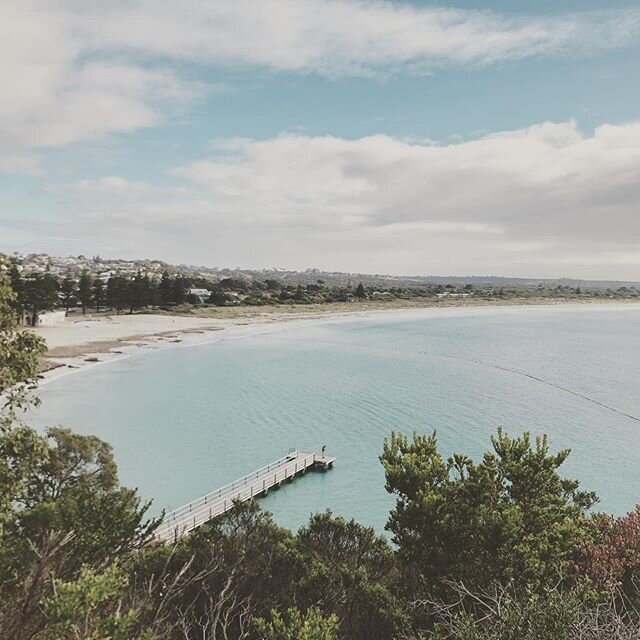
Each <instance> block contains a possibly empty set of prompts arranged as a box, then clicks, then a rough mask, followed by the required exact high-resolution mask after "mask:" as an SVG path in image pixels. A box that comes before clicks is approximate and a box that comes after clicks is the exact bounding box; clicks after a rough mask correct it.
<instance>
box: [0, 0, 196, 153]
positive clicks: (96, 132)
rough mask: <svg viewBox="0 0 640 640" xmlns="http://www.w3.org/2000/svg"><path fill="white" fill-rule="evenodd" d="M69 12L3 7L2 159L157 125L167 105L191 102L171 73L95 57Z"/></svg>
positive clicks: (112, 55)
mask: <svg viewBox="0 0 640 640" xmlns="http://www.w3.org/2000/svg"><path fill="white" fill-rule="evenodd" d="M64 8H66V7H61V6H58V3H56V2H51V3H42V2H41V3H38V2H35V3H31V2H12V1H11V0H9V1H8V2H3V3H2V5H1V6H0V77H2V80H3V85H4V91H3V97H2V100H0V156H2V157H4V158H10V157H14V156H16V155H17V156H20V154H21V153H22V150H23V149H28V148H33V147H50V146H57V145H64V144H68V143H73V142H78V141H83V140H91V139H95V138H99V137H101V136H104V135H106V134H110V133H118V132H129V131H133V130H136V129H139V128H141V127H149V126H153V125H156V124H158V123H159V122H160V120H161V118H162V114H163V112H164V109H163V108H162V107H161V103H163V102H164V103H168V104H175V103H176V102H177V101H179V100H181V99H182V98H184V97H189V91H190V88H189V86H188V85H187V84H186V83H183V82H181V81H180V80H179V78H177V77H176V76H175V75H174V74H173V73H172V72H171V71H169V70H167V69H163V68H160V67H157V68H149V67H147V66H144V65H142V64H139V63H136V62H135V61H132V60H127V59H126V58H124V57H123V58H122V59H119V58H118V56H117V55H116V54H117V52H116V51H115V50H108V49H105V51H104V52H97V51H92V50H91V48H90V39H89V37H88V35H87V34H83V33H82V32H81V31H78V30H76V28H75V27H74V21H73V18H72V16H70V14H68V13H65V11H64V10H63V9H64ZM3 162H6V160H4V161H3Z"/></svg>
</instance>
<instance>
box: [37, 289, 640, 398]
mask: <svg viewBox="0 0 640 640" xmlns="http://www.w3.org/2000/svg"><path fill="white" fill-rule="evenodd" d="M622 309H625V310H632V309H640V302H635V301H630V302H624V301H619V300H615V301H593V300H589V301H582V302H576V301H558V300H556V301H554V302H549V301H548V300H539V301H532V300H527V301H526V302H523V301H522V300H518V301H513V303H507V304H493V303H488V304H487V303H485V304H482V303H478V302H476V301H474V302H473V303H454V304H451V303H449V304H444V305H438V304H432V305H429V306H427V305H424V306H416V305H413V306H398V307H394V308H369V309H361V308H359V309H350V310H345V311H342V310H335V309H333V308H329V309H326V310H324V309H323V310H318V309H317V308H316V309H313V310H309V309H302V310H297V309H296V312H295V313H291V311H290V310H289V311H287V310H281V311H275V312H273V311H271V312H264V311H263V312H261V313H260V312H258V313H255V312H254V313H247V314H246V315H245V314H235V317H228V316H227V317H211V316H210V317H202V316H196V315H170V314H135V315H120V316H116V315H111V316H100V317H98V318H95V317H90V318H82V319H77V320H76V319H73V320H68V321H67V322H65V323H64V324H61V325H56V326H52V327H38V328H37V329H36V330H35V332H36V333H37V334H38V335H39V336H41V337H43V338H45V340H47V342H48V343H51V344H52V347H51V348H50V350H49V351H48V352H47V354H46V355H45V356H43V357H42V359H41V373H40V382H39V384H40V386H42V385H45V384H47V383H49V382H52V381H54V380H58V379H60V378H61V377H66V376H67V375H71V374H74V373H79V372H81V371H87V370H88V369H90V368H93V367H95V366H99V365H103V364H108V363H109V362H115V361H121V360H124V359H128V358H130V357H133V356H136V355H141V354H144V353H148V352H149V351H154V350H157V349H167V348H182V347H194V346H199V345H202V344H211V343H212V342H218V341H223V340H229V339H241V338H250V337H256V336H259V335H268V334H270V333H275V332H279V331H282V330H284V329H285V328H288V327H291V326H292V325H293V326H296V327H298V326H304V325H309V324H313V325H316V324H333V323H337V322H357V321H369V320H370V321H375V320H377V319H381V318H384V319H388V320H393V321H403V320H406V321H410V320H414V319H426V318H446V317H462V316H474V315H480V316H485V315H493V314H496V313H498V314H504V313H510V312H511V313H519V312H522V311H523V310H528V311H531V312H536V311H538V312H539V311H549V310H554V311H558V312H571V311H578V310H580V311H587V310H588V311H603V310H622ZM234 311H237V309H234ZM249 311H252V310H249ZM145 329H146V330H145Z"/></svg>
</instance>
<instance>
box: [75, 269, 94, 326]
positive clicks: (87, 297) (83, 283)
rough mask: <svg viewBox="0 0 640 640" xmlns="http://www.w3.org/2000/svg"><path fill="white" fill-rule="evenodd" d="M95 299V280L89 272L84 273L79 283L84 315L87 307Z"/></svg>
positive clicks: (79, 298) (79, 294) (79, 297)
mask: <svg viewBox="0 0 640 640" xmlns="http://www.w3.org/2000/svg"><path fill="white" fill-rule="evenodd" d="M93 299H94V289H93V278H92V277H91V274H90V273H89V272H88V271H83V272H82V275H81V276H80V281H79V282H78V300H80V304H81V305H82V314H83V315H84V314H85V313H86V310H87V307H88V306H89V305H91V303H92V302H93Z"/></svg>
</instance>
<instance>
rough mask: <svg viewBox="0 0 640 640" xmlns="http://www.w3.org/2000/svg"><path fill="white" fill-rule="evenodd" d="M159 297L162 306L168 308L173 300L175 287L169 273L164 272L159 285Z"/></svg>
mask: <svg viewBox="0 0 640 640" xmlns="http://www.w3.org/2000/svg"><path fill="white" fill-rule="evenodd" d="M158 297H159V300H160V304H161V305H163V306H167V305H168V304H170V303H171V301H172V300H173V287H172V283H171V277H170V276H169V272H168V271H163V272H162V277H161V278H160V284H159V285H158Z"/></svg>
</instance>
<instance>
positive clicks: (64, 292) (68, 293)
mask: <svg viewBox="0 0 640 640" xmlns="http://www.w3.org/2000/svg"><path fill="white" fill-rule="evenodd" d="M76 293H77V288H76V281H75V280H74V279H73V278H72V277H71V274H69V273H68V274H67V275H66V276H65V279H64V280H63V281H62V285H61V286H60V294H61V296H62V301H63V302H64V309H65V311H67V312H68V311H69V308H70V307H71V306H73V305H75V303H76Z"/></svg>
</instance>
